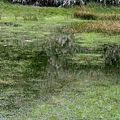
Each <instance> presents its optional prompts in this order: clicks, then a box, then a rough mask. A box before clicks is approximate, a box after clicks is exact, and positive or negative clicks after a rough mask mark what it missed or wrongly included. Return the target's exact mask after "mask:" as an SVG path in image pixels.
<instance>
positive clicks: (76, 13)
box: [74, 10, 120, 20]
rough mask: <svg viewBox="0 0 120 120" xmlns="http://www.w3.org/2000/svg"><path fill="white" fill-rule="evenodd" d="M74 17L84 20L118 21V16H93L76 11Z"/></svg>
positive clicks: (119, 16) (119, 15) (89, 13)
mask: <svg viewBox="0 0 120 120" xmlns="http://www.w3.org/2000/svg"><path fill="white" fill-rule="evenodd" d="M74 17H75V18H81V19H85V20H120V14H95V13H92V12H86V11H81V10H80V11H76V12H75V13H74Z"/></svg>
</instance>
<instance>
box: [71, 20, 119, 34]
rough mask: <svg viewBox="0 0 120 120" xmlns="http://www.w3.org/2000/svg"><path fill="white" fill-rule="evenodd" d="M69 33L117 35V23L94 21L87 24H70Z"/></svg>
mask: <svg viewBox="0 0 120 120" xmlns="http://www.w3.org/2000/svg"><path fill="white" fill-rule="evenodd" d="M69 32H71V33H77V32H102V33H107V34H119V33H120V22H119V21H96V22H92V21H90V22H88V23H72V24H71V26H70V29H69Z"/></svg>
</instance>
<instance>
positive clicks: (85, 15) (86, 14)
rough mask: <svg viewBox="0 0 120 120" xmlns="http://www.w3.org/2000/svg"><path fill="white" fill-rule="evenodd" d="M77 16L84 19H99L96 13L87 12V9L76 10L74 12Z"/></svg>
mask: <svg viewBox="0 0 120 120" xmlns="http://www.w3.org/2000/svg"><path fill="white" fill-rule="evenodd" d="M74 17H75V18H81V19H84V20H97V18H98V16H97V15H95V14H94V13H90V12H85V11H76V12H75V13H74Z"/></svg>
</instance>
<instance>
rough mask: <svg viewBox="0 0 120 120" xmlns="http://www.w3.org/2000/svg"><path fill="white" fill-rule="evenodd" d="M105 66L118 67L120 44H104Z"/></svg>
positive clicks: (119, 66)
mask: <svg viewBox="0 0 120 120" xmlns="http://www.w3.org/2000/svg"><path fill="white" fill-rule="evenodd" d="M104 57H105V67H106V68H109V67H115V68H120V45H116V44H111V45H110V44H106V45H104Z"/></svg>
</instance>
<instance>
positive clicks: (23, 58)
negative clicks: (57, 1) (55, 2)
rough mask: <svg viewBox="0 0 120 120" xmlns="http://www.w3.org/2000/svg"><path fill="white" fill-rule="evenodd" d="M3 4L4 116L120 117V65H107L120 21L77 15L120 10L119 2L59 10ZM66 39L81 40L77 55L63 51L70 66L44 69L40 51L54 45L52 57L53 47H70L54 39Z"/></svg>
mask: <svg viewBox="0 0 120 120" xmlns="http://www.w3.org/2000/svg"><path fill="white" fill-rule="evenodd" d="M0 6H1V7H0V15H1V19H0V117H1V116H2V117H5V118H7V119H8V120H29V119H32V120H65V119H68V120H100V119H102V120H119V118H120V115H119V113H120V107H119V106H120V102H119V101H120V96H119V93H120V75H119V69H118V71H117V72H112V68H110V71H107V70H105V69H104V65H105V64H104V59H105V58H104V57H103V49H104V44H118V45H119V44H120V39H119V33H120V29H119V25H120V23H119V21H118V20H114V21H112V20H110V19H109V20H107V21H106V20H84V19H82V20H81V19H77V18H75V17H74V13H75V12H76V11H85V12H88V11H89V12H92V13H94V14H97V15H98V14H101V13H104V14H120V9H119V7H114V6H112V7H107V6H102V5H100V4H95V3H89V4H88V5H87V6H86V7H77V6H76V7H73V8H60V9H58V8H55V7H52V8H50V7H43V8H42V7H34V6H22V5H19V4H14V5H13V4H12V5H11V4H9V3H6V4H5V3H3V2H0ZM72 36H74V37H72ZM61 39H65V40H66V39H67V40H69V39H70V40H72V42H75V46H73V49H75V50H76V52H73V53H74V54H73V55H67V56H68V58H67V59H65V58H64V57H65V56H64V55H61V56H60V60H65V63H68V64H70V66H68V68H67V67H66V68H65V69H63V68H64V67H63V68H58V69H53V67H52V66H49V67H48V68H47V69H46V73H45V72H41V71H40V67H41V66H40V65H41V63H40V62H41V61H40V62H39V59H40V56H37V53H39V52H41V50H46V51H47V50H48V51H47V54H49V55H51V56H52V55H55V54H51V51H49V50H53V52H54V51H55V50H57V49H58V50H60V51H62V50H64V48H62V47H61V46H57V47H56V46H55V45H59V44H55V42H54V40H61ZM27 41H30V42H27ZM51 41H52V42H51ZM49 45H53V48H52V47H51V49H50V46H49ZM63 45H64V44H63ZM68 46H69V45H68ZM60 47H61V49H60ZM74 47H76V48H74ZM54 48H55V50H54ZM56 48H57V49H56ZM69 48H70V47H68V49H69ZM65 50H66V49H65ZM71 50H72V48H71ZM61 53H62V52H61ZM38 55H40V54H38ZM35 57H36V59H34V58H35ZM54 57H56V56H53V57H52V58H53V59H54V60H55V58H54ZM62 57H63V58H62ZM34 60H36V62H34ZM53 62H54V61H53ZM55 62H56V63H57V62H58V63H59V64H62V62H61V61H60V62H59V61H55ZM31 63H33V64H31ZM56 63H54V64H56ZM32 65H33V66H32ZM34 65H35V67H34ZM63 65H64V64H63ZM31 66H32V67H31ZM37 69H39V70H37ZM43 75H44V76H43ZM3 120H4V119H3Z"/></svg>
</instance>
